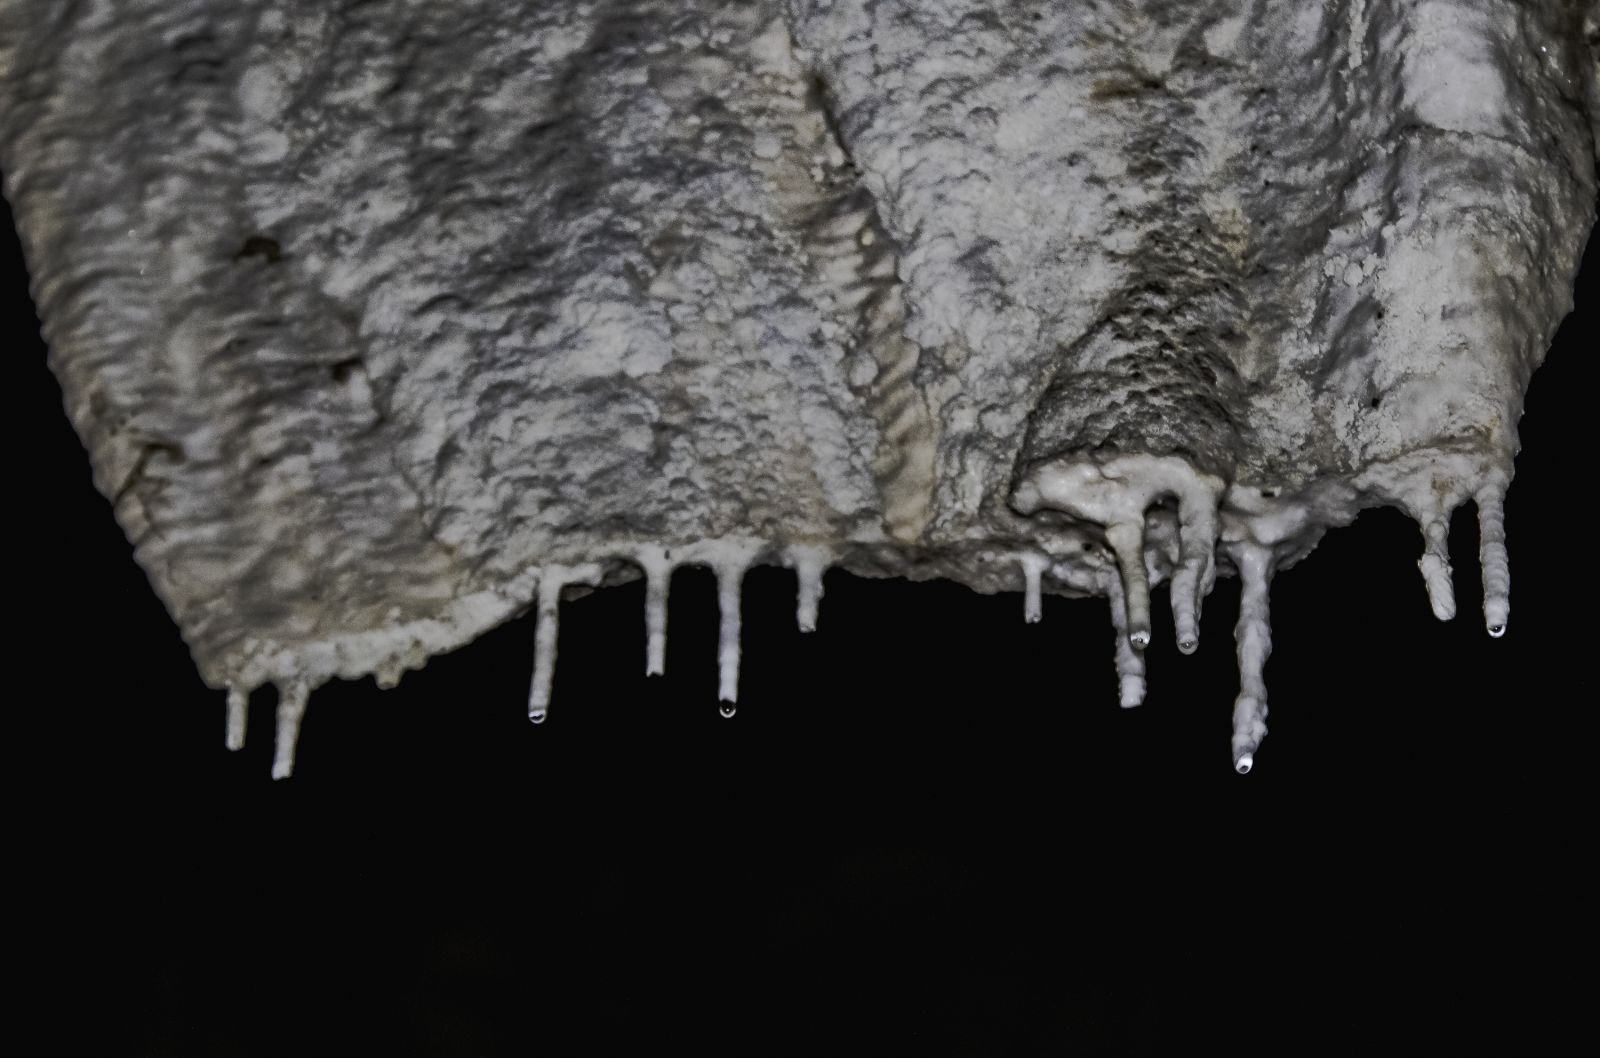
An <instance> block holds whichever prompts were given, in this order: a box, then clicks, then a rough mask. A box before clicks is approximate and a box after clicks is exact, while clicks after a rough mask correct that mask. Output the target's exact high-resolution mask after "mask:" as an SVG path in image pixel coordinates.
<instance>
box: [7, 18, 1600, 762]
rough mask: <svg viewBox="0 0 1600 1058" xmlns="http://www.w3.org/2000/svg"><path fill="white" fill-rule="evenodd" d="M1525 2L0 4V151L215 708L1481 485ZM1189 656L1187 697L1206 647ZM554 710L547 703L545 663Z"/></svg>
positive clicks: (293, 718) (1246, 754) (1492, 470)
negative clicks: (635, 589)
mask: <svg viewBox="0 0 1600 1058" xmlns="http://www.w3.org/2000/svg"><path fill="white" fill-rule="evenodd" d="M1584 17H1585V14H1584V5H1583V4H1579V3H1569V2H1563V0H1327V2H1317V3H1307V2H1301V0H1254V2H1246V0H1101V2H1092V0H1003V2H1002V0H985V2H979V0H873V2H857V0H787V2H781V0H758V2H745V3H734V2H731V0H729V2H711V0H592V2H574V0H456V2H452V3H441V2H439V0H366V2H354V0H344V2H337V3H326V2H321V0H318V2H311V0H303V2H297V0H115V2H113V0H84V2H82V3H74V4H63V3H58V2H56V0H0V168H3V172H4V175H5V193H6V195H7V197H8V198H9V199H10V201H11V203H12V204H13V206H14V210H15V214H16V218H17V224H18V227H19V231H20V234H21V237H22V241H23V244H24V247H25V250H26V254H27V258H28V263H29V266H30V270H31V272H32V276H33V292H34V295H35V299H36V301H37V304H38V308H39V312H40V316H41V318H42V320H43V325H44V333H45V336H46V338H47V340H48V342H49V345H50V350H51V358H52V360H51V362H52V366H53V368H54V370H55V372H56V374H57V376H58V377H59V378H60V380H61V383H62V386H63V388H64V390H65V392H66V395H67V403H68V412H69V414H70V416H71V419H72V422H73V424H74V425H75V427H76V428H77V431H78V433H79V435H80V436H81V437H82V438H83V440H84V442H85V444H86V445H87V447H88V449H89V452H90V457H91V459H92V461H93V464H94V469H95V474H96V481H97V483H98V485H99V487H100V488H101V489H102V490H103V491H104V492H105V493H106V494H107V495H108V496H110V497H111V498H112V499H113V501H114V504H115V510H116V514H117V517H118V519H119V520H120V522H121V524H122V525H123V527H124V528H125V529H126V531H127V533H128V535H129V536H130V538H131V539H132V540H133V541H134V543H135V546H136V554H137V557H138V560H139V562H140V563H141V564H142V565H143V567H144V568H145V570H146V571H147V572H148V573H149V576H150V579H151V582H152V584H153V585H154V586H155V588H156V590H157V591H158V592H159V593H160V595H161V597H162V599H163V600H164V601H165V602H166V604H167V606H168V607H169V608H170V610H171V611H172V614H173V616H174V617H175V618H176V620H177V622H178V624H179V625H180V627H181V629H182V631H183V634H184V636H185V638H186V640H187V642H188V643H189V645H190V647H191V649H192V651H193V654H194V657H195V660H196V663H197V664H198V666H199V668H200V671H201V673H202V675H203V676H204V678H205V679H206V680H207V682H209V683H210V684H212V685H214V686H216V687H217V688H219V689H226V690H227V692H228V711H227V717H228V719H227V733H228V744H229V745H230V746H235V747H237V746H238V745H240V744H242V741H243V736H244V727H245V717H244V708H245V703H246V701H247V694H248V692H249V691H250V690H251V689H253V688H255V687H257V686H260V685H263V684H268V683H270V684H274V685H276V686H277V687H278V689H279V692H280V701H281V705H280V707H279V727H278V748H277V754H276V758H275V764H274V774H275V775H287V774H289V772H290V770H291V768H292V764H293V755H294V744H295V739H296V735H297V732H298V729H299V724H300V719H301V717H302V715H303V713H304V710H305V707H306V703H307V699H308V696H309V695H310V694H311V692H312V691H313V689H314V688H315V687H316V686H317V685H319V684H321V683H323V682H325V681H327V680H329V679H331V678H333V677H344V678H354V677H359V676H363V675H366V674H376V675H377V677H378V679H379V680H380V682H384V683H392V682H393V681H394V680H396V679H398V678H399V676H400V674H401V673H402V672H403V671H404V670H406V669H408V668H415V667H418V666H421V665H422V664H424V663H425V662H426V660H427V659H428V657H429V656H430V655H433V654H436V653H439V652H441V651H447V650H451V649H453V648H455V647H458V646H460V645H462V644H464V643H466V642H468V641H470V640H471V639H473V638H474V637H475V636H477V635H479V634H480V633H482V632H483V631H485V630H486V629H488V628H490V627H492V626H494V625H495V624H497V623H499V622H502V621H505V620H507V619H508V618H510V617H513V616H514V615H516V614H518V613H520V612H523V611H525V610H527V609H528V608H530V607H533V608H536V609H537V611H538V624H537V643H536V646H535V650H534V655H535V656H534V659H533V677H532V688H531V691H530V695H529V716H530V717H531V718H532V719H533V720H535V721H540V720H544V719H545V717H546V716H547V713H548V711H549V710H550V709H551V708H552V707H553V703H551V701H550V688H551V678H552V673H553V666H554V664H555V644H556V622H557V618H558V614H559V610H560V605H561V600H562V596H563V592H564V591H565V590H566V589H569V588H573V587H575V586H602V585H607V584H615V583H618V582H620V581H624V580H628V579H632V578H635V577H640V576H642V577H645V578H646V580H647V592H646V600H647V601H646V613H645V616H644V621H643V625H644V627H643V629H642V635H641V648H642V651H641V652H642V653H643V655H644V658H645V665H646V669H647V671H648V672H651V673H660V672H662V671H663V669H664V667H665V643H666V635H667V626H666V603H667V598H666V596H667V584H668V579H669V575H670V572H671V570H672V569H673V568H675V567H677V566H681V565H684V564H699V565H704V566H709V567H710V568H711V569H712V570H714V571H715V573H716V577H717V580H718V585H719V599H720V601H721V607H722V614H721V622H722V624H721V639H720V643H721V645H720V648H719V660H720V667H721V679H720V695H719V697H720V698H721V699H722V701H723V711H724V713H726V714H728V715H731V714H732V711H733V704H734V701H735V699H736V698H737V691H738V679H739V636H740V620H739V585H740V581H741V578H742V577H743V575H744V573H745V571H746V570H748V569H749V568H750V567H751V566H753V565H756V564H760V563H778V564H784V565H789V566H792V567H794V568H795V569H796V570H797V571H798V573H799V583H800V593H799V599H798V607H797V608H798V620H799V622H800V625H801V626H802V627H803V628H807V629H809V628H812V627H815V625H816V621H817V607H818V599H819V597H820V595H821V583H822V574H823V572H824V571H825V570H827V569H829V568H842V569H846V570H850V571H853V572H856V573H858V574H862V575H868V576H912V577H947V578H951V579H953V580H956V581H959V582H961V583H964V584H967V585H969V586H971V587H972V588H974V589H976V590H978V591H983V592H995V591H1018V592H1021V593H1022V594H1023V599H1024V608H1023V609H1024V619H1026V620H1029V621H1033V620H1037V619H1038V618H1039V615H1040V613H1041V610H1040V600H1041V596H1042V593H1044V592H1052V593H1059V594H1067V595H1103V596H1105V597H1107V598H1108V599H1109V601H1110V605H1111V615H1112V623H1113V625H1114V627H1115V628H1116V629H1117V646H1116V658H1115V664H1116V672H1117V675H1118V685H1119V688H1120V699H1121V703H1122V704H1123V705H1124V706H1134V705H1138V704H1139V703H1140V702H1141V701H1142V700H1143V697H1144V693H1145V684H1144V659H1143V657H1142V653H1141V652H1142V650H1143V649H1144V647H1145V646H1146V645H1147V644H1148V642H1149V637H1150V634H1151V633H1150V628H1151V625H1150V608H1151V601H1150V598H1151V590H1152V588H1153V587H1155V586H1158V585H1160V584H1162V583H1163V582H1167V583H1169V585H1170V587H1169V595H1170V598H1171V600H1172V607H1173V616H1174V621H1175V626H1176V629H1177V634H1178V637H1179V640H1180V642H1179V646H1180V648H1181V649H1182V650H1184V651H1185V652H1188V651H1193V650H1195V649H1197V648H1198V647H1199V646H1200V625H1201V621H1200V611H1201V606H1202V603H1203V602H1204V600H1205V597H1206V595H1207V594H1208V593H1209V592H1210V591H1211V589H1212V586H1213V584H1214V583H1215V580H1216V578H1217V577H1218V576H1229V575H1234V574H1237V575H1239V576H1240V577H1241V578H1242V582H1243V605H1242V606H1241V611H1240V617H1239V625H1238V628H1237V630H1236V641H1237V650H1238V656H1239V665H1240V685H1241V689H1240V692H1239V697H1238V701H1237V705H1236V709H1235V721H1234V733H1233V740H1232V751H1233V759H1234V762H1235V766H1236V767H1237V768H1238V770H1239V771H1241V772H1243V771H1247V770H1248V769H1249V768H1250V767H1251V766H1252V765H1253V763H1254V760H1255V756H1256V752H1257V748H1258V746H1259V743H1260V741H1261V738H1262V736H1263V735H1264V734H1265V731H1266V723H1265V721H1266V718H1267V691H1266V684H1265V682H1264V680H1263V666H1264V665H1265V663H1266V660H1267V656H1268V653H1269V651H1270V647H1271V632H1270V623H1269V618H1268V596H1269V592H1270V585H1271V581H1272V576H1273V573H1274V571H1275V570H1278V569H1282V568H1284V567H1285V566H1287V565H1289V564H1291V563H1293V562H1295V561H1297V560H1299V559H1300V558H1302V557H1304V556H1305V555H1306V554H1307V553H1308V552H1309V551H1310V550H1311V549H1312V548H1313V547H1314V546H1315V545H1316V544H1317V542H1318V541H1319V540H1320V539H1321V537H1322V535H1323V533H1324V532H1325V531H1326V530H1328V529H1329V528H1332V527H1336V526H1340V525H1344V524H1346V523H1348V522H1350V521H1351V520H1352V519H1353V518H1354V517H1355V516H1356V514H1357V513H1358V512H1359V511H1361V510H1362V509H1363V508H1367V507H1373V506H1379V505H1388V506H1394V507H1398V508H1400V509H1402V510H1404V511H1406V512H1407V513H1408V514H1409V515H1410V516H1412V517H1413V518H1415V519H1416V520H1417V522H1418V524H1419V526H1420V527H1421V534H1420V540H1419V549H1420V552H1421V559H1420V562H1419V567H1420V570H1421V575H1422V578H1423V581H1424V583H1425V585H1426V587H1427V592H1428V595H1429V597H1430V599H1431V603H1432V607H1433V610H1434V613H1435V614H1436V615H1437V616H1439V617H1440V618H1449V617H1451V616H1452V615H1453V614H1454V613H1455V610H1456V600H1455V599H1453V598H1452V596H1451V591H1450V576H1449V574H1450V570H1449V560H1448V554H1449V552H1448V546H1447V541H1446V539H1445V527H1446V526H1447V525H1448V522H1449V516H1450V512H1451V511H1452V510H1453V509H1454V508H1456V507H1458V506H1460V505H1462V504H1464V503H1466V502H1469V501H1472V502H1475V503H1476V505H1477V508H1478V512H1479V518H1480V523H1481V526H1482V533H1481V540H1482V542H1481V557H1482V562H1483V566H1484V582H1485V584H1486V588H1487V592H1486V597H1485V599H1484V600H1483V613H1484V616H1485V620H1486V623H1487V625H1488V630H1489V633H1490V634H1491V635H1496V636H1498V635H1500V634H1502V633H1503V632H1504V631H1505V630H1506V626H1507V622H1508V620H1509V601H1508V600H1509V583H1510V582H1509V573H1508V565H1507V559H1506V547H1505V536H1504V530H1503V524H1502V518H1501V500H1502V497H1503V496H1504V494H1505V490H1506V488H1507V487H1508V485H1509V483H1510V480H1511V474H1512V465H1513V457H1514V455H1515V453H1516V451H1517V430H1516V424H1517V420H1518V417H1519V415H1520V414H1521V409H1522V399H1523V393H1524V391H1525V389H1526V386H1527V383H1528V380H1529V377H1530V375H1531V374H1532V372H1533V371H1534V369H1535V368H1536V367H1537V366H1538V364H1539V363H1540V361H1541V359H1542V357H1543V356H1544V353H1545V350H1546V348H1547V346H1548V343H1549V341H1550V338H1551V336H1552V334H1553V332H1554V330H1555V327H1556V325H1557V324H1558V323H1559V321H1560V320H1561V318H1562V316H1563V315H1564V314H1565V313H1566V312H1567V311H1568V310H1569V308H1570V305H1571V291H1572V279H1573V276H1574V274H1575V272H1576V269H1577V263H1578V260H1579V257H1580V255H1581V251H1582V249H1583V244H1584V240H1585V238H1586V236H1587V234H1588V232H1589V230H1590V227H1591V225H1592V223H1593V220H1594V203H1595V193H1596V177H1595V170H1596V147H1595V130H1596V119H1597V117H1600V84H1597V73H1596V65H1595V55H1594V53H1593V50H1592V48H1593V46H1594V41H1595V39H1596V28H1595V26H1594V25H1593V23H1592V15H1591V21H1590V22H1589V23H1587V24H1586V23H1585V21H1584ZM1218 693H1222V690H1221V689H1218ZM555 704H559V703H555Z"/></svg>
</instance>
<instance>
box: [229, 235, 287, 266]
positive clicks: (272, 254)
mask: <svg viewBox="0 0 1600 1058" xmlns="http://www.w3.org/2000/svg"><path fill="white" fill-rule="evenodd" d="M246 257H264V258H266V260H267V263H268V264H273V263H276V262H277V261H280V260H282V259H283V247H281V246H279V245H278V240H277V239H274V238H272V237H271V236H268V235H252V236H250V237H249V238H248V239H246V240H245V241H244V245H243V246H241V247H240V248H239V252H238V253H236V254H234V255H233V259H234V260H235V261H242V260H244V259H245V258H246Z"/></svg>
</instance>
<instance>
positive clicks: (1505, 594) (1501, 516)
mask: <svg viewBox="0 0 1600 1058" xmlns="http://www.w3.org/2000/svg"><path fill="white" fill-rule="evenodd" d="M1477 504H1478V563H1479V565H1481V566H1482V568H1483V623H1484V627H1486V628H1487V629H1488V630H1489V634H1490V635H1491V636H1494V637H1495V638H1496V639H1499V638H1500V637H1501V636H1503V635H1505V634H1506V626H1507V624H1509V623H1510V621H1511V560H1510V558H1509V557H1508V556H1507V554H1506V512H1505V489H1504V487H1502V486H1500V485H1498V484H1496V485H1489V486H1487V487H1485V488H1483V489H1480V490H1479V491H1478V495H1477Z"/></svg>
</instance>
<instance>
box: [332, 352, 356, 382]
mask: <svg viewBox="0 0 1600 1058" xmlns="http://www.w3.org/2000/svg"><path fill="white" fill-rule="evenodd" d="M360 367H361V358H360V357H359V356H352V357H350V358H349V359H348V360H340V361H339V362H338V363H337V364H334V365H332V366H331V367H329V368H328V373H329V374H330V375H332V376H333V380H334V381H335V382H349V381H350V376H351V375H353V374H355V372H356V370H357V369H358V368H360Z"/></svg>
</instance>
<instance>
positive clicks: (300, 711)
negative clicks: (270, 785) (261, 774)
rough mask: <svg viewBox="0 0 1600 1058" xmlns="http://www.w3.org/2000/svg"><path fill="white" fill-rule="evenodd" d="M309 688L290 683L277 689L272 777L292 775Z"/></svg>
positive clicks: (302, 684) (278, 777) (300, 684)
mask: <svg viewBox="0 0 1600 1058" xmlns="http://www.w3.org/2000/svg"><path fill="white" fill-rule="evenodd" d="M310 697H311V688H309V687H307V686H306V685H305V684H304V683H291V684H289V685H287V686H284V687H279V688H278V727H277V731H276V737H275V739H274V740H273V746H272V777H273V778H274V779H287V778H288V777H289V776H291V775H293V774H294V750H295V745H296V743H298V742H299V741H300V722H301V721H302V720H303V719H304V718H305V715H306V703H307V702H308V701H309V700H310Z"/></svg>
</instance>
